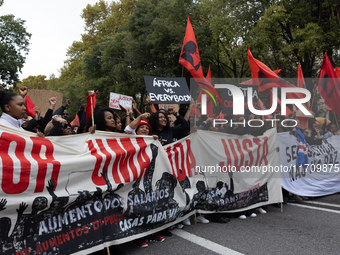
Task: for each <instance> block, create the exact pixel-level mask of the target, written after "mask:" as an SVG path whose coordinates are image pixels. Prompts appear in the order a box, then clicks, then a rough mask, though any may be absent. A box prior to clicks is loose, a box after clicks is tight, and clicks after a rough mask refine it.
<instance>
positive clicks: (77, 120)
mask: <svg viewBox="0 0 340 255" xmlns="http://www.w3.org/2000/svg"><path fill="white" fill-rule="evenodd" d="M70 125H71V126H73V125H77V126H78V127H79V126H80V121H79V118H78V114H76V117H74V120H72V121H71V123H70Z"/></svg>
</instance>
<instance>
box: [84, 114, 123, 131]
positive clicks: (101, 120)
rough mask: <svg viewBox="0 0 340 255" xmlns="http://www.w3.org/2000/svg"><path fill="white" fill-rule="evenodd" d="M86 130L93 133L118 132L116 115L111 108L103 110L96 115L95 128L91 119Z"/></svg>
mask: <svg viewBox="0 0 340 255" xmlns="http://www.w3.org/2000/svg"><path fill="white" fill-rule="evenodd" d="M86 130H87V131H89V132H91V133H93V132H94V130H100V131H108V132H116V114H115V113H114V112H113V110H112V109H111V108H101V109H99V110H98V111H96V112H95V113H94V126H92V118H89V120H88V122H87V125H86Z"/></svg>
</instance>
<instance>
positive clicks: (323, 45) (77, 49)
mask: <svg viewBox="0 0 340 255" xmlns="http://www.w3.org/2000/svg"><path fill="white" fill-rule="evenodd" d="M339 11H340V5H339V4H337V2H336V3H334V1H331V0H324V1H315V0H313V1H301V0H289V1H270V0H265V1H249V0H238V1H227V0H199V1H191V0H166V1H161V0H122V1H120V2H119V1H118V2H112V3H107V2H105V1H102V0H101V1H99V2H98V3H97V4H95V5H92V6H91V5H88V6H87V7H86V8H85V9H84V11H83V14H82V17H83V19H84V21H85V33H84V34H83V35H82V40H81V41H78V42H74V43H73V44H72V46H71V47H70V48H69V50H68V53H67V57H68V59H67V60H66V62H65V65H64V67H62V69H61V76H60V78H59V79H58V82H57V84H58V85H59V90H60V91H61V92H63V93H64V97H65V98H70V99H71V101H72V104H71V108H72V109H73V110H71V111H74V112H75V111H76V110H77V109H78V107H79V105H81V104H82V103H84V102H85V97H86V95H87V91H88V90H98V91H99V94H98V101H97V104H98V107H103V106H107V105H108V100H109V93H110V92H116V93H120V94H125V95H130V96H133V97H134V98H135V99H136V101H137V104H138V107H139V108H140V109H141V110H143V109H145V103H144V101H145V100H144V99H145V96H146V89H145V85H144V79H143V76H145V75H152V76H163V77H180V76H182V71H183V75H184V76H185V77H186V78H188V79H189V78H191V76H190V73H189V72H188V71H187V70H186V69H183V68H182V66H181V65H180V64H179V63H178V59H179V55H180V52H181V48H182V44H183V38H184V35H185V29H186V21H187V17H188V16H190V20H191V23H192V25H193V28H194V31H195V35H196V39H197V43H198V47H199V52H200V56H201V61H202V65H203V71H204V74H206V73H207V70H208V66H209V64H211V66H212V77H235V78H241V77H250V76H251V73H250V69H249V65H248V59H247V50H246V46H247V45H249V46H250V49H251V51H252V53H253V56H254V57H255V58H257V59H259V60H260V61H262V62H264V63H265V64H266V65H268V66H269V67H270V68H271V69H272V70H275V69H282V71H281V73H280V76H281V77H297V64H298V61H300V62H301V65H302V69H303V73H304V75H305V77H316V76H317V74H318V71H319V68H320V65H321V61H322V58H323V55H324V52H325V51H327V53H328V55H329V57H330V59H331V61H332V63H333V65H334V66H336V65H339V64H340V56H339V49H340V30H339V25H340V24H339V13H340V12H339ZM239 41H240V42H241V43H242V45H238V43H237V42H239ZM188 81H189V80H188ZM307 86H308V88H309V89H310V90H311V91H312V92H313V89H314V86H315V84H307ZM312 94H313V93H312Z"/></svg>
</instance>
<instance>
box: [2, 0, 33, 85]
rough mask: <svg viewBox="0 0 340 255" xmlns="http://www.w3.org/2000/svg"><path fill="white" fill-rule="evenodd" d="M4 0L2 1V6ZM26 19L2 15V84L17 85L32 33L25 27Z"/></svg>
mask: <svg viewBox="0 0 340 255" xmlns="http://www.w3.org/2000/svg"><path fill="white" fill-rule="evenodd" d="M2 4H3V1H0V6H1V5H2ZM24 24H25V21H23V20H21V19H15V17H14V16H13V15H4V16H0V85H1V86H2V87H6V86H12V85H15V83H16V82H18V81H19V75H18V73H19V72H21V69H22V67H23V65H24V63H25V59H26V57H25V56H26V55H27V54H28V51H29V48H28V45H29V39H30V38H31V34H30V33H28V32H27V31H26V28H25V27H24Z"/></svg>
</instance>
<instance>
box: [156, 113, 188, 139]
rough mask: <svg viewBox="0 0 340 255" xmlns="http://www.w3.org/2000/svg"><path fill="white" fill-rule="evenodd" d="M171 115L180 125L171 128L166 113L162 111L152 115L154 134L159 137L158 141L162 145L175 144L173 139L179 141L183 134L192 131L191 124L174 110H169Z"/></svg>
mask: <svg viewBox="0 0 340 255" xmlns="http://www.w3.org/2000/svg"><path fill="white" fill-rule="evenodd" d="M168 113H169V114H173V115H174V116H175V117H176V118H177V120H178V121H179V123H180V125H177V126H175V127H170V124H169V119H168V115H167V113H166V111H164V110H161V111H158V112H155V113H153V114H151V116H150V119H149V124H150V126H151V128H152V134H153V135H157V136H158V140H159V141H160V142H161V144H162V145H166V144H169V143H172V142H173V139H174V138H176V139H178V138H179V137H181V135H182V134H183V133H187V132H189V130H190V125H189V123H188V122H187V121H186V120H185V119H184V118H183V117H182V116H181V115H180V114H178V113H177V112H175V110H174V108H172V107H170V108H169V109H168Z"/></svg>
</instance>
